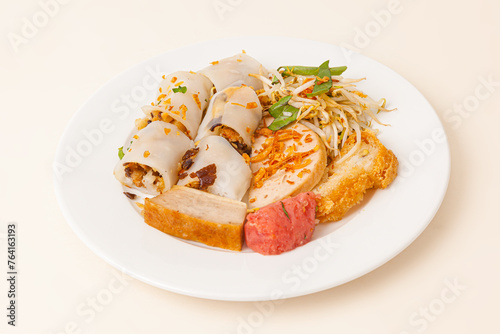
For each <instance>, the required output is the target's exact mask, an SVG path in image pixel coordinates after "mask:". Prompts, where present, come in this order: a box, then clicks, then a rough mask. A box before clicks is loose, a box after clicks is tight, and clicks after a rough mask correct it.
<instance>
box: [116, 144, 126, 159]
mask: <svg viewBox="0 0 500 334" xmlns="http://www.w3.org/2000/svg"><path fill="white" fill-rule="evenodd" d="M124 155H125V153H123V146H122V147H120V148H118V158H120V160H121V159H123V156H124Z"/></svg>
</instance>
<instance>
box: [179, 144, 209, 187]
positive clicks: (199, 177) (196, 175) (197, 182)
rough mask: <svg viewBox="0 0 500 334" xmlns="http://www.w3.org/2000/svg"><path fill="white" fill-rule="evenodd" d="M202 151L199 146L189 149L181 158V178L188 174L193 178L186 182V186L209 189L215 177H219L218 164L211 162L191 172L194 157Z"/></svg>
mask: <svg viewBox="0 0 500 334" xmlns="http://www.w3.org/2000/svg"><path fill="white" fill-rule="evenodd" d="M199 151H200V149H199V147H196V148H192V149H190V150H188V151H187V152H186V153H185V154H184V156H183V157H182V160H181V170H180V171H179V179H180V180H182V179H184V178H186V177H187V176H188V175H189V177H190V178H192V179H193V180H192V181H191V182H189V183H188V184H186V185H185V186H186V187H190V188H195V189H200V190H207V189H208V187H210V186H211V185H213V184H214V183H215V179H217V166H216V165H215V164H211V165H208V166H205V167H203V168H201V169H200V170H198V171H196V172H191V173H189V169H190V168H191V166H192V165H193V163H194V159H195V157H196V155H197V154H198V152H199Z"/></svg>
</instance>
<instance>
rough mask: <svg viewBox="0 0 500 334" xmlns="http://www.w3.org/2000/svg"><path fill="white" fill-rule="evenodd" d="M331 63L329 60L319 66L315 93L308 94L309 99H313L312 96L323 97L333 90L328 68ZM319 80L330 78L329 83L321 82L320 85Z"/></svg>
mask: <svg viewBox="0 0 500 334" xmlns="http://www.w3.org/2000/svg"><path fill="white" fill-rule="evenodd" d="M329 62H330V61H329V60H327V61H325V62H324V63H323V64H321V65H320V66H319V70H318V75H317V76H316V83H315V84H314V88H313V91H312V93H310V94H307V97H312V96H317V95H321V94H324V93H328V91H329V90H330V88H332V78H331V75H330V68H329V67H328V66H329V65H328V63H329ZM318 78H319V79H324V78H328V81H326V82H322V81H321V83H318V82H319V80H318Z"/></svg>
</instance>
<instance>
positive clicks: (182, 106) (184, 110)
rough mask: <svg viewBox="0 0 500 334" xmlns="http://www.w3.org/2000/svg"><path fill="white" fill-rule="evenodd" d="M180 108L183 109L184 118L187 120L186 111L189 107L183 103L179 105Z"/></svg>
mask: <svg viewBox="0 0 500 334" xmlns="http://www.w3.org/2000/svg"><path fill="white" fill-rule="evenodd" d="M179 110H180V111H181V113H182V119H183V120H186V111H187V110H188V108H187V107H186V106H185V105H184V104H182V105H181V106H180V107H179Z"/></svg>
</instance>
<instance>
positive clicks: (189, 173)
mask: <svg viewBox="0 0 500 334" xmlns="http://www.w3.org/2000/svg"><path fill="white" fill-rule="evenodd" d="M181 168H182V169H181V171H180V173H179V181H178V182H177V184H178V185H180V186H187V187H190V188H196V189H200V190H204V191H208V192H209V193H211V194H214V195H219V196H222V197H227V198H231V199H234V200H237V201H241V199H242V198H243V196H244V195H245V193H246V192H247V190H248V188H249V187H250V182H251V180H252V172H251V170H250V167H249V166H248V163H247V161H245V159H244V158H243V157H242V156H241V155H240V154H239V153H238V151H236V150H235V149H234V148H233V147H232V146H231V144H229V142H228V141H227V140H226V139H224V138H222V137H219V136H208V137H205V138H203V139H202V140H201V141H200V142H199V144H198V145H197V146H196V148H193V149H190V150H189V151H187V152H186V153H185V154H184V156H183V159H182V162H181Z"/></svg>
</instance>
